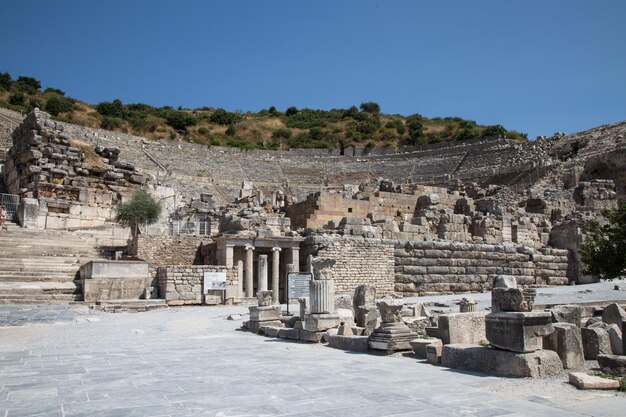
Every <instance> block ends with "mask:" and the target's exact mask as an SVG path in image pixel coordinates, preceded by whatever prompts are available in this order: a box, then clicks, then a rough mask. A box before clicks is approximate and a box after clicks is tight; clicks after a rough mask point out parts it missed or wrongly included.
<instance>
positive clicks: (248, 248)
mask: <svg viewBox="0 0 626 417" xmlns="http://www.w3.org/2000/svg"><path fill="white" fill-rule="evenodd" d="M254 249H255V247H254V246H252V245H246V250H254Z"/></svg>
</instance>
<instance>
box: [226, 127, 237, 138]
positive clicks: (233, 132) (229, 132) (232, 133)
mask: <svg viewBox="0 0 626 417" xmlns="http://www.w3.org/2000/svg"><path fill="white" fill-rule="evenodd" d="M224 133H225V134H226V135H227V136H235V135H236V134H237V129H235V125H230V126H228V129H226V132H224Z"/></svg>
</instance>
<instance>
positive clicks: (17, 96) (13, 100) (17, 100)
mask: <svg viewBox="0 0 626 417" xmlns="http://www.w3.org/2000/svg"><path fill="white" fill-rule="evenodd" d="M25 102H26V96H25V95H24V94H23V93H21V92H19V91H18V92H16V93H13V94H11V96H9V104H13V105H14V106H23V105H24V103H25Z"/></svg>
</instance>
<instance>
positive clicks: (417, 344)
mask: <svg viewBox="0 0 626 417" xmlns="http://www.w3.org/2000/svg"><path fill="white" fill-rule="evenodd" d="M409 345H411V349H413V353H414V354H415V356H417V357H418V358H421V359H426V347H427V346H428V345H441V346H443V343H442V342H441V339H413V340H411V341H410V342H409Z"/></svg>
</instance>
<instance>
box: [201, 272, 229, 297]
mask: <svg viewBox="0 0 626 417" xmlns="http://www.w3.org/2000/svg"><path fill="white" fill-rule="evenodd" d="M209 290H223V291H225V290H226V272H205V273H204V293H205V294H206V293H207V291H209Z"/></svg>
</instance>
